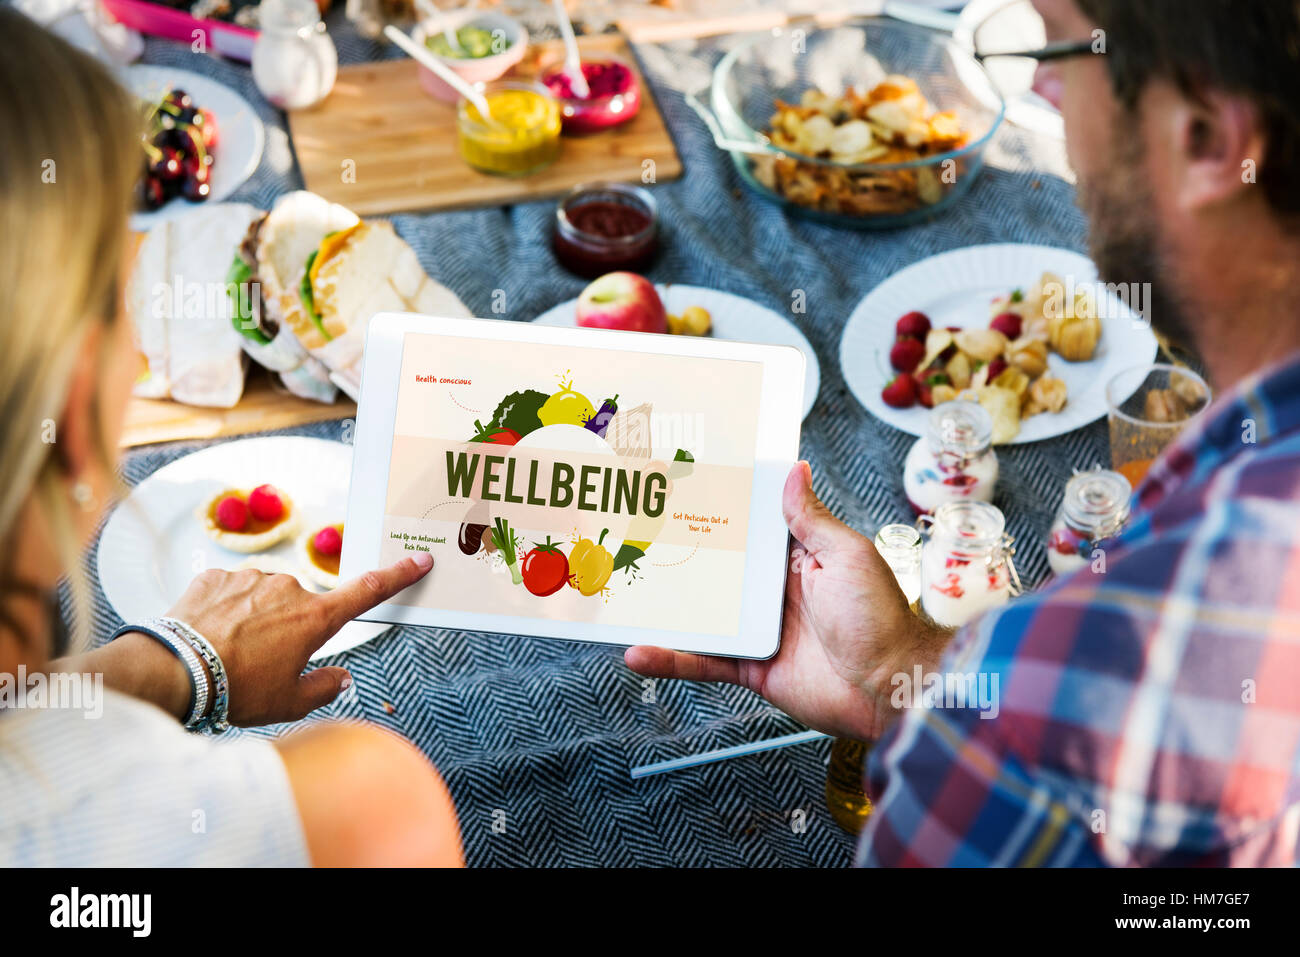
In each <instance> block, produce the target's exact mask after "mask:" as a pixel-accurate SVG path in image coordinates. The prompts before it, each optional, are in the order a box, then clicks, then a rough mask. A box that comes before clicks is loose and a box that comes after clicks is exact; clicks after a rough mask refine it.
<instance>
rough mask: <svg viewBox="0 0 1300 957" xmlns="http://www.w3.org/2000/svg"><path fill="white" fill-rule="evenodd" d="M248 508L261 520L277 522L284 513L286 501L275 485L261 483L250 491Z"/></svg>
mask: <svg viewBox="0 0 1300 957" xmlns="http://www.w3.org/2000/svg"><path fill="white" fill-rule="evenodd" d="M248 510H249V511H250V512H252V513H253V518H255V519H257V520H258V521H259V522H275V521H278V520H279V518H280V516H281V515H283V514H284V502H283V500H281V498H280V493H279V492H278V491H277V490H276V488H275V486H274V485H259V486H258V487H257V488H255V489H253V491H251V492H249V493H248Z"/></svg>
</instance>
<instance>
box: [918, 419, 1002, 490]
mask: <svg viewBox="0 0 1300 957" xmlns="http://www.w3.org/2000/svg"><path fill="white" fill-rule="evenodd" d="M997 483H998V457H997V453H996V452H994V451H993V419H992V418H991V417H990V416H989V414H988V411H987V410H986V409H984V407H983V406H981V405H979V404H978V403H976V402H967V401H965V400H964V399H955V400H953V401H952V402H944V403H943V404H942V405H937V406H935V407H934V409H933V410H931V412H930V419H929V422H928V423H927V425H926V431H925V435H923V436H922V437H921V438H919V439H917V440H916V443H915V444H914V445H913V446H912V448H911V450H910V451H909V452H908V453H907V460H906V461H905V462H904V463H903V490H904V491H905V492H906V493H907V500H908V502H910V503H911V505H912V509H913V510H914V511H915V512H916V513H917V514H918V515H929V514H932V513H933V512H934V511H935V509H937V508H938V507H939V506H940V505H942V504H943V503H944V502H961V501H976V502H991V501H992V500H993V488H994V486H996V485H997Z"/></svg>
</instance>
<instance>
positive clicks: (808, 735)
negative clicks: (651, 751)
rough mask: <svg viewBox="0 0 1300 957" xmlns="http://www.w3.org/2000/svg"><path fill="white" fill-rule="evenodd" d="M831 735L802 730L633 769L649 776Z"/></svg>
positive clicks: (633, 774)
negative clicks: (796, 732)
mask: <svg viewBox="0 0 1300 957" xmlns="http://www.w3.org/2000/svg"><path fill="white" fill-rule="evenodd" d="M827 737H830V735H826V734H822V733H821V732H820V731H800V732H799V733H798V734H787V735H783V736H782V737H779V738H765V739H764V740H762V741H751V742H750V743H749V744H737V745H735V746H734V747H730V748H718V749H717V750H716V751H705V752H704V753H703V754H692V755H688V756H687V757H684V758H673V759H672V760H671V761H656V762H655V763H654V764H643V765H641V766H640V767H635V768H633V769H632V777H633V778H648V777H651V776H652V775H655V774H663V773H664V772H666V771H680V770H681V769H682V768H695V767H699V766H700V765H702V764H713V763H715V762H717V761H726V760H728V759H730V758H743V757H744V756H745V755H747V754H759V753H761V752H763V751H778V750H780V749H781V748H788V747H791V746H792V745H796V744H806V743H807V742H809V741H820V740H821V739H822V738H827Z"/></svg>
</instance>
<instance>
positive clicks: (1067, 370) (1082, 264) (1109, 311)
mask: <svg viewBox="0 0 1300 957" xmlns="http://www.w3.org/2000/svg"><path fill="white" fill-rule="evenodd" d="M1045 271H1050V272H1054V273H1056V274H1057V275H1059V276H1060V277H1061V278H1062V279H1064V280H1065V281H1066V282H1067V284H1068V282H1069V281H1070V280H1071V279H1073V281H1074V283H1075V284H1076V286H1077V285H1080V284H1083V283H1091V282H1095V281H1096V279H1097V268H1096V267H1095V266H1094V265H1093V264H1092V261H1091V260H1089V259H1088V258H1087V257H1086V256H1082V255H1080V254H1079V253H1076V252H1073V251H1072V250H1069V249H1057V248H1055V247H1052V246H1030V245H1020V244H1015V243H1006V244H1001V245H991V246H969V247H967V248H965V249H954V250H952V251H951V252H946V253H940V254H939V255H937V256H931V257H930V258H929V259H923V260H922V261H921V262H918V263H913V264H912V265H911V266H908V267H907V268H906V269H903V270H901V271H900V272H897V273H895V274H894V275H893V276H891V277H889V278H888V279H886V280H885V281H884V282H882V283H881V284H880V285H879V286H877V287H876V288H875V289H873V290H872V291H871V292H870V293H868V295H867V297H866V298H865V299H863V300H862V301H861V302H860V303H858V306H857V308H856V309H854V310H853V315H851V316H850V317H849V321H848V323H847V324H846V325H845V327H844V336H843V338H841V339H840V368H841V369H842V370H843V371H844V381H845V382H846V383H847V384H848V386H849V388H850V389H852V390H853V394H854V395H855V396H857V399H858V401H859V402H861V403H862V404H863V405H864V406H865V407H866V409H867V411H869V412H870V413H871V414H872V415H874V416H876V418H878V419H883V420H884V421H885V422H887V423H889V424H890V425H892V426H893V427H894V428H896V429H901V430H902V431H904V432H910V433H911V434H912V435H921V434H922V432H923V431H924V429H925V423H926V416H927V415H928V414H929V410H928V409H925V408H922V407H921V406H920V405H916V406H913V407H912V408H910V409H895V408H892V407H891V406H888V405H885V402H884V400H883V399H881V397H880V391H881V390H882V389H883V388H884V387H885V384H886V383H887V382H888V381H889V380H890V379H892V378H893V376H894V371H893V369H891V368H890V365H889V350H890V347H891V346H893V344H894V324H895V323H896V322H897V321H898V318H899V317H900V316H902V315H903V314H904V313H907V312H911V311H912V310H914V309H917V310H920V311H921V312H923V313H925V314H926V315H927V316H929V317H930V322H931V323H932V324H933V325H934V326H935V327H936V328H942V327H944V326H971V327H978V328H986V327H987V326H988V322H989V303H990V302H991V301H992V300H993V299H995V298H996V297H998V296H1004V295H1006V294H1007V293H1009V292H1010V291H1011V290H1013V289H1017V288H1019V289H1027V288H1029V287H1030V286H1032V285H1033V284H1034V283H1035V282H1036V281H1037V280H1038V278H1039V276H1041V275H1042V274H1043V273H1044V272H1045ZM1105 299H1106V303H1105V308H1104V309H1102V310H1101V312H1102V314H1103V316H1104V318H1103V320H1102V334H1101V342H1100V343H1099V344H1098V346H1097V351H1096V353H1095V354H1094V355H1093V357H1092V359H1091V360H1089V361H1088V362H1066V361H1065V360H1064V359H1062V358H1061V357H1060V356H1058V355H1056V354H1055V353H1050V354H1049V356H1048V368H1049V370H1050V371H1051V373H1052V375H1054V376H1056V377H1057V378H1060V379H1063V380H1064V381H1065V385H1066V388H1067V390H1068V393H1069V397H1068V399H1067V400H1066V404H1065V408H1064V409H1062V410H1061V411H1060V412H1044V413H1041V414H1039V415H1035V416H1033V417H1032V418H1028V419H1025V420H1024V421H1022V422H1021V423H1020V434H1019V435H1017V436H1016V438H1015V439H1014V441H1013V443H1012V444H1014V445H1019V444H1021V443H1024V442H1037V441H1039V440H1041V439H1049V438H1053V437H1055V436H1058V435H1065V434H1066V433H1067V432H1073V431H1074V430H1075V429H1078V428H1081V427H1082V426H1085V425H1087V424H1088V423H1090V422H1094V421H1096V420H1097V419H1099V418H1101V417H1102V416H1104V415H1105V414H1106V383H1107V382H1108V381H1110V379H1111V377H1112V376H1114V375H1115V373H1117V372H1120V371H1122V370H1124V369H1127V368H1130V367H1132V366H1135V365H1141V364H1142V363H1144V362H1150V361H1152V360H1153V359H1154V357H1155V354H1156V339H1155V336H1154V335H1152V333H1151V330H1150V328H1149V327H1148V326H1147V325H1146V323H1145V322H1143V321H1142V320H1141V319H1140V318H1138V317H1137V316H1135V315H1134V314H1133V312H1132V311H1130V310H1129V309H1128V308H1127V307H1126V306H1125V305H1124V304H1123V303H1122V302H1121V301H1120V300H1119V299H1118V298H1116V297H1115V296H1114V295H1113V294H1107V295H1106V297H1105Z"/></svg>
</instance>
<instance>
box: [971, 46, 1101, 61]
mask: <svg viewBox="0 0 1300 957" xmlns="http://www.w3.org/2000/svg"><path fill="white" fill-rule="evenodd" d="M1105 52H1106V49H1105V47H1100V48H1099V47H1098V46H1097V41H1096V40H1071V41H1067V42H1062V43H1049V44H1047V45H1046V46H1042V47H1038V48H1037V49H1033V50H1007V51H1002V50H998V51H996V52H994V51H991V50H989V51H985V50H978V49H977V50H976V51H975V59H977V60H979V61H980V62H981V63H983V62H984V61H985V60H990V59H993V58H995V57H1015V58H1017V59H1024V60H1037V61H1038V62H1039V63H1047V62H1049V61H1051V60H1064V59H1066V58H1067V57H1073V56H1082V55H1084V54H1085V53H1086V54H1089V55H1093V54H1099V53H1105Z"/></svg>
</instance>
